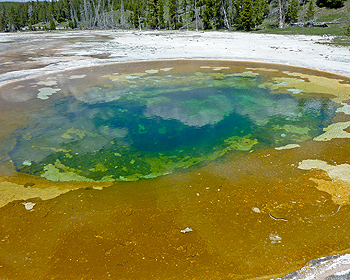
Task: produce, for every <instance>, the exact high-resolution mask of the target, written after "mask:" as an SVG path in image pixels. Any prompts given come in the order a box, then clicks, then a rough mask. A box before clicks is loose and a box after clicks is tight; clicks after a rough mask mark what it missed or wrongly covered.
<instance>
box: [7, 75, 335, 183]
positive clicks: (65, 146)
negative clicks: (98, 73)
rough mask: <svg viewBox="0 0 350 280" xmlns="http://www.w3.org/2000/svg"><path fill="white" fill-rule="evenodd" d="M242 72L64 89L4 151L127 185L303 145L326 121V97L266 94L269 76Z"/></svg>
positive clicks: (23, 160)
mask: <svg viewBox="0 0 350 280" xmlns="http://www.w3.org/2000/svg"><path fill="white" fill-rule="evenodd" d="M247 73H248V72H245V73H236V72H233V71H229V70H225V71H217V70H215V71H214V70H212V69H198V71H197V72H190V73H177V72H174V71H171V70H167V71H163V72H161V71H160V72H159V71H158V72H157V73H148V74H145V75H137V74H135V75H125V76H123V77H122V78H121V77H118V76H116V77H115V78H113V77H112V78H111V77H107V78H106V76H104V78H103V79H106V81H105V84H103V83H102V85H101V83H99V84H98V85H96V86H94V85H91V84H88V85H87V86H83V87H80V88H79V90H80V92H78V93H77V92H76V91H75V92H74V94H71V93H70V92H69V91H68V90H67V89H62V90H61V92H60V94H59V95H58V94H57V96H54V97H50V102H48V103H47V105H46V106H44V107H43V108H44V110H41V111H40V112H38V111H36V112H35V114H34V113H33V115H32V116H31V122H30V125H27V126H25V127H23V128H21V129H18V130H16V131H15V132H14V134H13V136H14V137H15V138H16V144H15V146H14V148H13V149H12V151H11V152H10V153H9V155H10V157H11V159H12V161H13V163H14V165H15V168H16V169H17V170H18V171H20V172H24V173H28V174H32V175H37V176H42V177H45V178H47V179H49V180H54V181H69V180H75V181H114V180H121V181H124V180H125V181H134V180H140V179H147V178H154V177H157V176H160V175H163V174H167V173H172V172H176V171H181V170H184V169H186V168H189V167H193V166H197V165H198V164H205V163H207V162H208V161H215V160H217V159H219V158H223V157H225V156H227V155H229V154H232V153H248V152H251V151H253V150H255V149H262V148H274V147H282V146H285V145H287V144H295V143H300V142H303V141H307V140H310V139H312V138H314V137H315V136H318V135H320V134H321V133H322V129H323V128H324V127H326V126H328V125H329V124H330V123H331V118H332V117H333V116H334V114H335V110H336V107H335V105H334V104H333V102H331V101H330V100H329V99H327V98H325V97H320V98H316V97H310V96H306V95H305V96H304V95H303V94H301V93H300V90H298V89H290V90H288V91H284V92H281V93H277V94H276V93H273V94H272V93H271V89H269V87H266V86H262V85H263V84H266V83H267V82H268V81H269V80H268V79H269V78H268V77H264V76H261V75H248V74H247ZM41 102H42V101H41Z"/></svg>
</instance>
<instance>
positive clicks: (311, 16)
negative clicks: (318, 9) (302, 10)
mask: <svg viewBox="0 0 350 280" xmlns="http://www.w3.org/2000/svg"><path fill="white" fill-rule="evenodd" d="M314 17H315V7H314V1H313V0H310V2H309V5H308V6H307V11H306V17H305V19H306V20H313V19H314Z"/></svg>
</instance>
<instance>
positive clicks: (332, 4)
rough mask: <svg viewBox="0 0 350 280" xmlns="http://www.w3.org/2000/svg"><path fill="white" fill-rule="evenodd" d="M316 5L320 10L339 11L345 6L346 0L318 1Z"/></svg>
mask: <svg viewBox="0 0 350 280" xmlns="http://www.w3.org/2000/svg"><path fill="white" fill-rule="evenodd" d="M316 5H317V6H318V7H320V8H322V7H326V8H332V9H337V8H341V7H343V6H344V0H317V1H316Z"/></svg>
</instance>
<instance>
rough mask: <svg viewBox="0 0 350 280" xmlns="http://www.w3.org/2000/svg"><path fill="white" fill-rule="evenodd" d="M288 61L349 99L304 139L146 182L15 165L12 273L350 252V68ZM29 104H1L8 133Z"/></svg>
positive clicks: (187, 274) (192, 271)
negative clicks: (324, 70) (67, 175)
mask: <svg viewBox="0 0 350 280" xmlns="http://www.w3.org/2000/svg"><path fill="white" fill-rule="evenodd" d="M221 64H222V63H221ZM221 64H220V65H221ZM150 66H151V65H150ZM152 66H153V65H152ZM154 66H157V65H156V64H155V65H154ZM254 67H255V69H256V70H255V71H262V70H261V67H265V68H264V69H265V70H263V71H266V65H259V67H258V65H254ZM153 68H154V67H151V68H150V69H153ZM282 68H283V67H282ZM259 69H260V70H259ZM7 71H9V69H8V70H7ZM286 71H287V72H285V75H286V77H288V78H289V79H288V81H289V83H290V85H291V86H293V87H296V88H298V87H300V84H298V83H300V80H301V79H304V80H307V85H308V86H307V87H303V88H302V89H303V90H304V91H305V92H309V93H311V92H312V93H315V91H316V88H317V89H318V91H319V93H321V94H322V95H326V96H329V97H330V98H331V100H332V101H333V102H335V103H336V104H337V107H338V112H337V114H336V115H335V116H334V118H332V123H333V126H332V125H330V126H328V127H326V128H325V130H324V133H323V134H321V135H320V136H318V137H315V138H314V139H312V140H308V141H305V142H302V143H298V145H299V146H298V147H289V148H285V149H275V148H261V149H258V150H253V149H252V150H251V151H250V152H249V153H247V152H246V151H241V152H237V153H233V154H229V155H226V157H225V158H221V159H218V160H216V161H215V162H209V163H206V164H202V165H199V166H194V167H191V168H189V169H186V170H182V171H181V172H177V173H173V174H168V175H164V176H160V177H157V178H153V179H149V180H140V181H137V182H105V183H97V182H70V181H68V182H55V181H49V180H46V179H45V178H43V177H36V176H33V175H28V174H23V173H18V172H17V171H15V170H14V168H13V166H12V165H11V162H8V164H7V165H3V166H2V173H3V176H2V177H1V182H0V191H1V193H0V195H1V198H2V205H3V206H2V207H1V208H0V214H1V215H0V217H1V218H0V219H1V222H0V248H1V250H0V278H3V279H27V278H33V279H179V278H180V279H182V278H189V279H255V278H258V279H269V278H275V277H279V276H283V275H286V274H287V273H289V272H291V271H294V270H297V269H299V268H300V267H302V266H303V265H305V264H306V263H307V262H309V261H310V260H312V259H315V258H318V257H323V256H327V255H330V254H337V253H342V254H344V253H350V252H349V249H348V248H349V246H350V237H349V235H348V232H349V230H350V215H349V214H350V208H349V204H350V192H349V189H348V188H349V185H350V178H349V174H350V173H349V168H350V163H349V160H350V156H349V155H350V145H349V141H350V139H349V138H350V129H349V127H350V123H349V122H350V117H349V111H348V109H347V108H348V106H349V105H348V103H349V95H350V90H348V89H349V84H350V80H349V79H348V78H346V77H341V76H333V75H330V74H321V73H318V72H313V71H308V70H302V69H299V70H298V69H290V68H288V69H287V70H286ZM285 81H286V80H284V82H285ZM8 87H11V84H8V85H7V86H5V87H3V88H1V94H2V98H4V97H6V96H9V95H8V94H7V93H9V94H10V93H11V92H10V91H4V89H8ZM10 103H11V102H8V101H7V103H6V104H7V105H8V104H10ZM21 104H22V105H21V106H14V104H13V107H12V108H11V117H9V116H8V115H7V116H4V115H2V116H1V120H2V123H3V124H2V128H3V129H2V135H1V137H5V135H6V133H7V132H8V131H11V130H14V129H16V128H18V127H19V126H20V124H21V123H22V122H24V121H25V119H24V118H25V114H22V112H24V111H25V109H26V106H25V102H22V103H21ZM0 105H1V104H0ZM8 106H10V105H8ZM6 109H7V110H8V108H6ZM5 124H6V125H5ZM8 147H9V146H6V145H5V146H4V145H3V146H2V152H3V151H6V149H7V148H8ZM2 160H4V159H2Z"/></svg>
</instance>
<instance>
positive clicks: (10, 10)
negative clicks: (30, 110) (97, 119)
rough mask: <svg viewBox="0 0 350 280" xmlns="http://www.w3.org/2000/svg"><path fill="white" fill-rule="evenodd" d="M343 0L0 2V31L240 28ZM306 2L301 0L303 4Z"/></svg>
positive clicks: (332, 5) (280, 20) (333, 5)
mask: <svg viewBox="0 0 350 280" xmlns="http://www.w3.org/2000/svg"><path fill="white" fill-rule="evenodd" d="M343 1H344V0H316V2H315V3H314V0H58V1H55V0H52V1H50V2H47V1H38V0H37V1H32V2H25V3H5V4H2V5H0V31H17V30H38V29H49V30H53V29H57V28H70V29H76V28H78V29H111V28H122V29H170V30H174V29H183V28H186V29H204V30H208V29H213V30H218V29H227V30H232V29H244V30H246V31H249V30H252V29H254V28H256V27H257V26H259V25H260V24H261V23H262V22H263V20H264V19H265V18H266V17H267V16H270V17H275V18H276V22H277V24H276V25H278V27H280V28H283V26H284V25H285V24H286V23H289V22H295V21H297V18H298V12H299V10H300V9H301V7H303V6H304V7H307V8H306V9H307V12H306V16H305V20H312V19H313V17H314V13H315V12H314V5H317V6H319V7H329V8H337V7H341V6H342V5H343ZM305 5H307V6H305Z"/></svg>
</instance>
